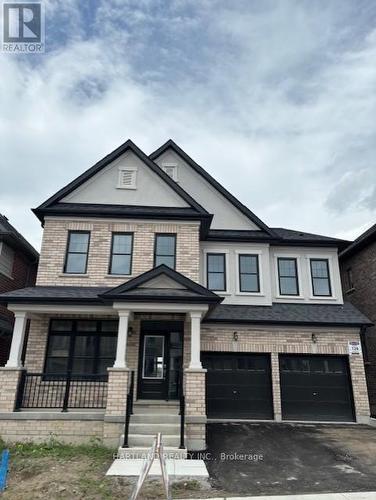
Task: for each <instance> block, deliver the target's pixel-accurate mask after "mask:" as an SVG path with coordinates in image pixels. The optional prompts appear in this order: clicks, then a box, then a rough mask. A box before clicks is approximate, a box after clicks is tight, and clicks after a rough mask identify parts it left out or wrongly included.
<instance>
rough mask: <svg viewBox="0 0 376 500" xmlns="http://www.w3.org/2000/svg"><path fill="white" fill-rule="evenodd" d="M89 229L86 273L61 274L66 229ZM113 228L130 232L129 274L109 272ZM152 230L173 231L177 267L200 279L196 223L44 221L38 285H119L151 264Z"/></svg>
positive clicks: (149, 267)
mask: <svg viewBox="0 0 376 500" xmlns="http://www.w3.org/2000/svg"><path fill="white" fill-rule="evenodd" d="M70 230H71V231H75V230H77V231H90V246H89V256H88V266H87V274H85V275H80V276H77V275H69V274H63V269H64V260H65V253H66V247H67V239H68V231H70ZM112 232H133V233H134V239H133V258H132V275H131V276H109V275H108V269H109V261H110V252H111V237H112ZM155 233H176V234H177V246H176V270H177V271H179V272H180V273H182V274H184V275H185V276H187V277H188V278H190V279H192V280H193V281H198V280H199V225H198V223H194V222H192V223H175V224H174V223H167V222H166V223H163V222H146V221H140V222H137V221H136V222H126V221H124V222H119V221H118V222H111V221H108V220H107V221H106V220H92V221H88V220H85V221H84V220H65V219H49V218H47V219H46V221H45V226H44V231H43V241H42V249H41V255H40V261H39V268H38V276H37V285H63V286H64V285H77V286H114V287H115V286H118V285H120V284H122V283H124V282H125V281H128V280H129V279H131V278H132V277H135V276H138V275H139V274H141V273H143V272H145V271H148V270H150V269H152V268H153V259H154V239H155V238H154V236H155Z"/></svg>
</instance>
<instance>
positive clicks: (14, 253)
mask: <svg viewBox="0 0 376 500" xmlns="http://www.w3.org/2000/svg"><path fill="white" fill-rule="evenodd" d="M38 258H39V254H38V252H37V251H36V250H35V249H34V248H33V247H32V246H31V245H30V243H29V242H28V241H26V240H25V238H24V237H23V236H22V235H21V234H20V233H19V232H18V231H17V230H16V229H15V228H14V227H13V226H12V225H11V224H10V223H9V221H8V219H7V218H6V217H5V215H2V214H0V293H4V292H10V291H12V290H17V288H25V287H28V286H32V285H35V278H36V274H37V266H38ZM13 323H14V315H13V313H12V312H11V311H10V310H9V309H7V308H6V307H5V306H4V305H3V304H0V366H4V364H5V363H6V362H7V360H8V357H9V350H10V343H11V340H12V331H13Z"/></svg>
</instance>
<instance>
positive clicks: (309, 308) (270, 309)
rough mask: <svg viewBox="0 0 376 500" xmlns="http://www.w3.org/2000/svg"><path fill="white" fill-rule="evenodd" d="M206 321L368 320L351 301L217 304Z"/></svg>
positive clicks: (341, 322)
mask: <svg viewBox="0 0 376 500" xmlns="http://www.w3.org/2000/svg"><path fill="white" fill-rule="evenodd" d="M205 322H226V323H269V324H273V323H274V324H284V323H285V324H294V323H295V324H301V325H303V324H317V325H320V324H323V325H333V326H334V325H337V326H338V325H343V326H350V325H354V326H361V325H371V324H372V323H371V321H370V320H369V319H368V318H366V316H364V315H363V314H362V313H361V312H359V311H358V309H356V308H355V307H354V306H353V305H352V304H350V302H345V303H344V304H343V305H334V304H292V303H289V304H287V303H273V305H271V306H247V305H230V304H220V305H218V306H217V307H216V308H215V309H213V310H211V311H210V312H209V314H208V315H207V316H206V318H205Z"/></svg>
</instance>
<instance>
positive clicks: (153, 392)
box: [138, 321, 183, 400]
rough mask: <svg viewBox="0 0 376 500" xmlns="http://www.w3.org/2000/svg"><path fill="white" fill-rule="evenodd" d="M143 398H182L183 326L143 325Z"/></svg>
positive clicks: (140, 390) (140, 389)
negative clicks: (180, 396) (180, 395)
mask: <svg viewBox="0 0 376 500" xmlns="http://www.w3.org/2000/svg"><path fill="white" fill-rule="evenodd" d="M139 360H140V362H139V372H138V380H139V382H138V398H139V399H164V400H169V399H178V398H179V394H180V381H181V376H182V373H181V370H182V362H183V323H182V322H177V321H143V322H142V323H141V337H140V356H139Z"/></svg>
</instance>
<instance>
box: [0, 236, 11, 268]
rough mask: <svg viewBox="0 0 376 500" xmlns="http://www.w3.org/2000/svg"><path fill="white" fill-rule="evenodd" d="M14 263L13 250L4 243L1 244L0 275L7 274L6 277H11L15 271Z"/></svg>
mask: <svg viewBox="0 0 376 500" xmlns="http://www.w3.org/2000/svg"><path fill="white" fill-rule="evenodd" d="M13 262H14V250H13V248H10V247H9V246H8V245H6V244H5V243H4V242H0V273H2V274H5V276H8V277H11V276H12V271H13Z"/></svg>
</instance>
